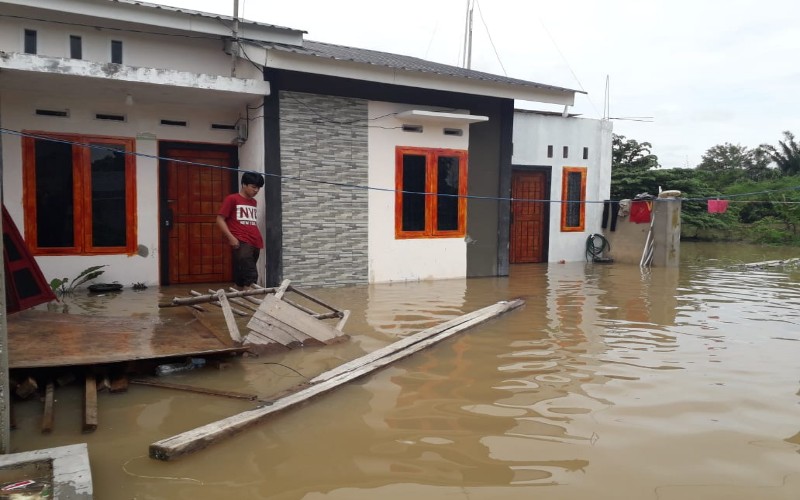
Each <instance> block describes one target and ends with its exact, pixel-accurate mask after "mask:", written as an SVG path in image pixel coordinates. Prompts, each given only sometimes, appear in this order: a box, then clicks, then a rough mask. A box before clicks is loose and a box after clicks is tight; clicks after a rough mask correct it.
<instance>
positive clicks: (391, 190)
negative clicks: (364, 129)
mask: <svg viewBox="0 0 800 500" xmlns="http://www.w3.org/2000/svg"><path fill="white" fill-rule="evenodd" d="M389 114H393V113H389ZM0 134H8V135H14V136H18V137H27V138H31V139H38V140H44V141H50V142H56V143H60V144H69V145H71V146H80V147H85V148H89V149H96V150H102V151H111V152H114V153H117V154H124V155H128V156H134V157H141V158H148V159H152V160H158V161H171V162H175V163H180V164H184V165H190V166H196V167H203V168H212V169H218V170H227V171H232V172H236V173H244V172H252V173H254V174H257V175H261V176H263V177H271V178H276V179H279V180H288V181H296V182H307V183H311V184H322V185H326V186H335V187H341V188H346V189H356V190H365V191H378V192H387V193H395V194H397V193H399V194H413V195H418V196H438V197H443V198H463V199H467V200H488V201H508V202H513V203H548V204H571V203H578V204H595V203H607V202H609V201H611V202H615V200H548V199H532V198H513V197H507V196H479V195H469V194H468V195H459V194H447V193H436V192H423V191H406V190H401V189H394V188H382V187H375V186H364V185H359V184H350V183H346V182H334V181H326V180H321V179H309V178H306V177H300V176H296V175H285V174H273V173H270V172H259V171H257V170H246V169H241V168H236V167H228V166H224V165H211V164H208V163H200V162H194V161H189V160H181V159H177V158H169V157H165V156H159V155H151V154H147V153H138V152H134V151H120V150H119V149H116V148H114V147H109V146H102V145H98V144H87V143H82V142H77V141H70V140H67V139H58V138H55V137H49V136H46V135H37V134H31V133H28V132H21V131H18V130H12V129H7V128H2V127H0ZM787 191H800V185H799V186H791V187H786V188H780V189H770V190H763V191H754V192H751V193H740V194H733V195H723V196H709V197H704V198H656V199H655V200H653V201H660V202H670V201H673V202H674V201H681V202H702V201H709V200H721V199H730V198H735V197H744V196H755V195H760V194H772V193H780V192H787ZM618 201H619V200H616V202H618ZM730 201H732V202H736V201H735V200H730ZM738 202H740V203H764V202H769V203H774V204H798V203H800V202H790V201H783V202H782V201H770V200H742V201H738Z"/></svg>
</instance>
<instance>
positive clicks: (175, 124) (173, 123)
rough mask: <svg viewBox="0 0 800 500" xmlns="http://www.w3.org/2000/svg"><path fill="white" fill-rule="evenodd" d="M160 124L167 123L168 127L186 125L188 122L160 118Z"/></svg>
mask: <svg viewBox="0 0 800 500" xmlns="http://www.w3.org/2000/svg"><path fill="white" fill-rule="evenodd" d="M161 125H168V126H170V127H185V126H187V125H188V123H187V122H186V121H181V120H161Z"/></svg>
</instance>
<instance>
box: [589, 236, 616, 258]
mask: <svg viewBox="0 0 800 500" xmlns="http://www.w3.org/2000/svg"><path fill="white" fill-rule="evenodd" d="M606 250H611V245H610V244H609V243H608V240H607V239H606V238H605V236H603V235H602V234H590V235H589V237H588V238H586V261H587V262H588V261H592V262H596V261H598V260H604V259H603V258H602V255H603V252H605V251H606ZM590 257H591V258H590Z"/></svg>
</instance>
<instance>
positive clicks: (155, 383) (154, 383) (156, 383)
mask: <svg viewBox="0 0 800 500" xmlns="http://www.w3.org/2000/svg"><path fill="white" fill-rule="evenodd" d="M131 384H136V385H146V386H150V387H160V388H162V389H174V390H177V391H186V392H194V393H197V394H208V395H209V396H220V397H223V398H231V399H246V400H247V401H254V400H256V399H257V398H258V396H256V395H255V394H245V393H242V392H235V391H220V390H216V389H206V388H205V387H195V386H191V385H184V384H173V383H170V382H162V381H160V380H153V379H141V378H135V379H132V380H131Z"/></svg>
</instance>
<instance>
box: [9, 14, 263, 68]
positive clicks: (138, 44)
mask: <svg viewBox="0 0 800 500" xmlns="http://www.w3.org/2000/svg"><path fill="white" fill-rule="evenodd" d="M33 17H35V16H33ZM75 22H80V23H83V24H89V25H91V24H92V22H94V23H98V21H92V20H91V19H90V20H87V19H85V18H75ZM129 28H131V29H133V28H138V29H143V27H142V26H141V25H136V26H129ZM26 29H31V30H36V32H37V54H38V55H42V56H51V57H61V58H65V59H68V58H69V57H70V50H69V49H70V38H69V37H70V35H76V36H80V37H81V40H82V45H83V57H82V59H84V60H86V61H94V62H100V63H108V62H111V41H112V40H119V41H121V42H122V55H123V59H122V62H123V64H124V65H125V66H135V67H146V68H162V69H171V70H179V71H188V72H193V73H204V74H212V75H230V73H231V56H230V55H229V54H226V53H225V52H224V51H223V44H222V41H221V40H219V39H206V38H200V37H199V36H198V35H197V34H194V35H191V36H194V37H191V38H190V37H189V36H164V35H151V34H140V33H132V32H129V31H124V30H123V31H117V30H97V29H94V28H92V27H89V26H87V27H83V26H73V25H60V24H54V23H48V22H40V21H34V20H27V19H25V20H18V19H13V18H4V17H0V48H2V50H3V51H6V52H24V50H23V48H24V32H25V30H26ZM236 76H237V77H238V78H253V79H259V80H260V79H261V72H260V70H258V69H257V68H256V67H255V66H253V65H252V64H250V63H249V62H247V61H244V62H242V61H239V62H238V64H237V67H236Z"/></svg>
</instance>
